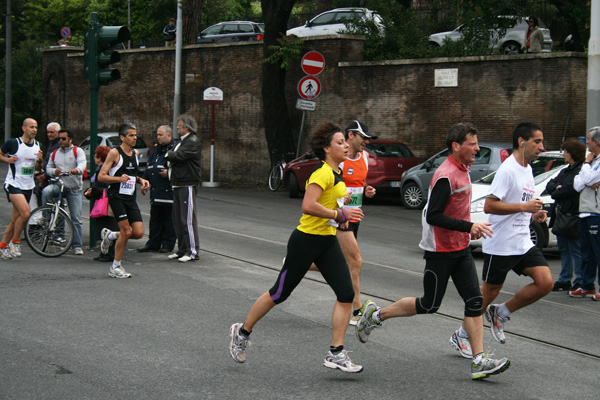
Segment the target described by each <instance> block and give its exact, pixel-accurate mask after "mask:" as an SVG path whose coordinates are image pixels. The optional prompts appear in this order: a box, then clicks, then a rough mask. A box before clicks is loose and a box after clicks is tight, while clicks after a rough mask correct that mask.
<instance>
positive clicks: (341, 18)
mask: <svg viewBox="0 0 600 400" xmlns="http://www.w3.org/2000/svg"><path fill="white" fill-rule="evenodd" d="M359 18H360V14H358V13H355V12H352V11H344V12H339V13H337V14H336V16H335V22H336V23H338V24H343V23H345V22H350V21H353V20H354V19H359Z"/></svg>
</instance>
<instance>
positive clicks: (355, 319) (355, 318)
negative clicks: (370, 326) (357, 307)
mask: <svg viewBox="0 0 600 400" xmlns="http://www.w3.org/2000/svg"><path fill="white" fill-rule="evenodd" d="M360 317H362V314H361V313H360V311H359V312H358V314H356V315H353V316H352V318H350V322H349V324H350V325H352V326H356V324H358V321H360Z"/></svg>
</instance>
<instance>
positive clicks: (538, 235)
mask: <svg viewBox="0 0 600 400" xmlns="http://www.w3.org/2000/svg"><path fill="white" fill-rule="evenodd" d="M529 235H530V236H531V241H532V242H533V244H534V245H535V247H537V248H538V249H540V250H542V249H543V248H544V247H545V246H546V242H547V241H546V232H544V228H543V227H542V225H540V223H539V222H537V221H531V224H529Z"/></svg>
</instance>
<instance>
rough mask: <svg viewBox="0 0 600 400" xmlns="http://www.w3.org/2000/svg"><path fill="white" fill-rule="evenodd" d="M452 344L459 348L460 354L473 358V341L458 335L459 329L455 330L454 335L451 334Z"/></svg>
mask: <svg viewBox="0 0 600 400" xmlns="http://www.w3.org/2000/svg"><path fill="white" fill-rule="evenodd" d="M450 346H452V347H453V348H454V349H455V350H458V352H459V353H460V355H461V356H463V357H464V358H473V350H472V349H471V342H469V339H465V338H461V337H460V336H458V331H456V332H454V333H453V334H452V336H450Z"/></svg>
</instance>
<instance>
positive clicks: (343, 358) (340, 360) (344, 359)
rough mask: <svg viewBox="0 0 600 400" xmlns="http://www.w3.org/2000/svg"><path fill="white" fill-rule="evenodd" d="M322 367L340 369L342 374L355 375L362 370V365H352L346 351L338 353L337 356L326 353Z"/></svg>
mask: <svg viewBox="0 0 600 400" xmlns="http://www.w3.org/2000/svg"><path fill="white" fill-rule="evenodd" d="M323 365H324V366H325V367H327V368H332V369H341V370H342V371H344V372H350V373H357V372H361V371H362V370H363V367H362V365H358V364H354V363H353V362H352V360H351V359H350V357H348V352H347V351H346V350H342V351H340V352H339V353H338V354H335V355H334V354H333V353H332V352H331V351H330V352H328V353H327V357H325V361H323Z"/></svg>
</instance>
